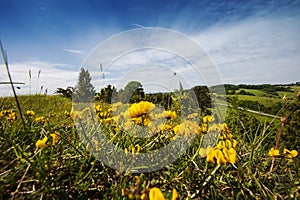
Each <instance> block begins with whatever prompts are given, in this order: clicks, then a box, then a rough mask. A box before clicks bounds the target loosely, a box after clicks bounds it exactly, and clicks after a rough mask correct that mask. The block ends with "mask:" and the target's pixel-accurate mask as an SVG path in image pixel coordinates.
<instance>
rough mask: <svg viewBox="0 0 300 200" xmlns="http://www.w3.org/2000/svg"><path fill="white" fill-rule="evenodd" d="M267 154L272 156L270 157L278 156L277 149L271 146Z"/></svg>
mask: <svg viewBox="0 0 300 200" xmlns="http://www.w3.org/2000/svg"><path fill="white" fill-rule="evenodd" d="M268 154H269V156H272V157H274V156H279V150H278V149H274V148H273V147H272V148H271V149H270V151H269V153H268Z"/></svg>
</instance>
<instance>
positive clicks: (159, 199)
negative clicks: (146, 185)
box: [149, 187, 179, 200]
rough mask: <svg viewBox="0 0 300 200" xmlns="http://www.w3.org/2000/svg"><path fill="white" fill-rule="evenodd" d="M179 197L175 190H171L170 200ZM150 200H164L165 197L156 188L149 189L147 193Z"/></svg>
mask: <svg viewBox="0 0 300 200" xmlns="http://www.w3.org/2000/svg"><path fill="white" fill-rule="evenodd" d="M178 197H179V195H178V192H177V191H176V189H175V188H173V190H172V200H176V199H178ZM149 199H150V200H165V197H164V195H163V193H162V192H161V190H160V189H159V188H157V187H154V188H151V189H150V192H149Z"/></svg>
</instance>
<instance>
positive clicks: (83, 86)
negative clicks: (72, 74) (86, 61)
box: [73, 68, 95, 102]
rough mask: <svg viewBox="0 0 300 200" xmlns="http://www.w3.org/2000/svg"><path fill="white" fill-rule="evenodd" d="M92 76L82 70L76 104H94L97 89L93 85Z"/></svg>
mask: <svg viewBox="0 0 300 200" xmlns="http://www.w3.org/2000/svg"><path fill="white" fill-rule="evenodd" d="M91 80H92V78H91V76H90V73H89V71H88V70H85V69H84V68H81V69H80V73H79V77H78V82H77V85H76V87H75V92H74V95H73V100H74V101H76V102H92V101H94V97H95V89H94V86H93V85H92V83H91Z"/></svg>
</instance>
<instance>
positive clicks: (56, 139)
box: [50, 132, 60, 145]
mask: <svg viewBox="0 0 300 200" xmlns="http://www.w3.org/2000/svg"><path fill="white" fill-rule="evenodd" d="M50 136H51V137H52V145H56V144H57V143H58V142H59V140H60V133H59V132H54V133H51V134H50Z"/></svg>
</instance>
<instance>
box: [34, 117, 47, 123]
mask: <svg viewBox="0 0 300 200" xmlns="http://www.w3.org/2000/svg"><path fill="white" fill-rule="evenodd" d="M48 121H49V119H48V118H46V117H37V118H35V122H36V123H40V122H43V123H46V122H48Z"/></svg>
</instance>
